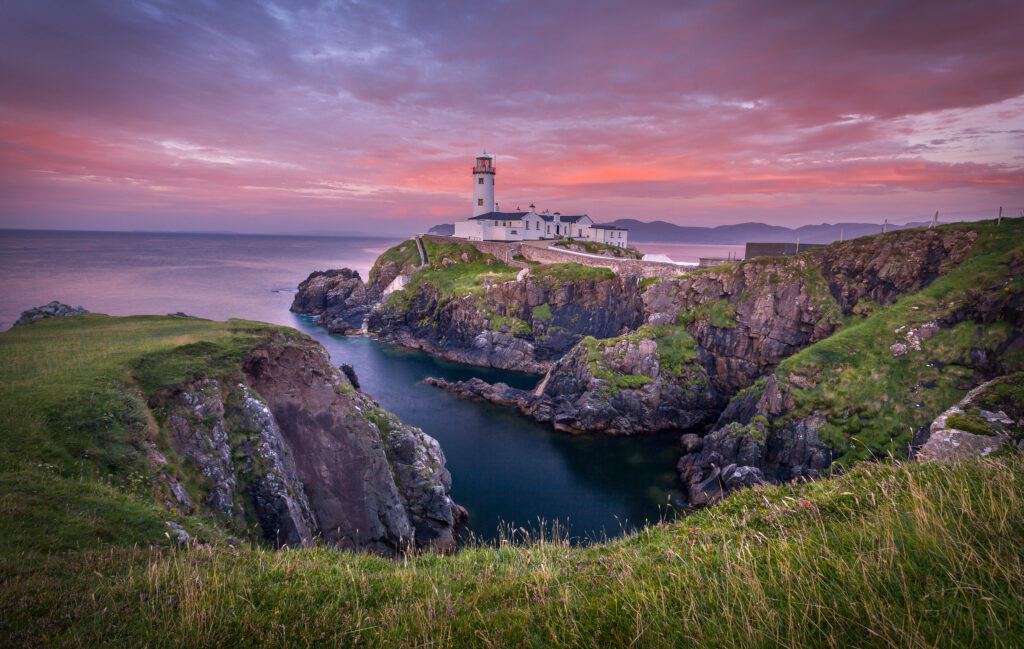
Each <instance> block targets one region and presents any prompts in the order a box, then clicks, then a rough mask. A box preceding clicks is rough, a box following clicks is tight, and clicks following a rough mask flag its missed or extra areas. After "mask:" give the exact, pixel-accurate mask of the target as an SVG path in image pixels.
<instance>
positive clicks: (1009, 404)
mask: <svg viewBox="0 0 1024 649" xmlns="http://www.w3.org/2000/svg"><path fill="white" fill-rule="evenodd" d="M1021 397H1024V373H1018V374H1015V375H1012V376H1004V377H1000V378H997V379H993V380H992V381H988V382H986V383H983V384H982V385H980V386H978V387H977V388H975V389H973V390H971V391H970V392H969V393H968V394H967V396H966V397H964V398H963V399H962V400H961V401H960V402H959V403H957V404H956V405H955V406H953V407H952V408H949V409H948V410H946V411H945V412H943V413H942V414H941V415H939V416H938V417H936V418H935V420H934V421H933V422H932V423H931V425H930V426H929V427H928V435H927V439H926V440H925V441H924V443H923V445H922V446H921V447H920V449H918V450H917V452H916V454H915V457H916V458H917V459H918V460H919V461H921V462H934V461H955V460H966V459H971V458H978V457H985V456H986V455H989V454H991V453H994V452H996V451H998V450H999V449H1001V448H1005V447H1009V448H1017V449H1018V450H1019V451H1020V452H1022V453H1024V400H1022V399H1021Z"/></svg>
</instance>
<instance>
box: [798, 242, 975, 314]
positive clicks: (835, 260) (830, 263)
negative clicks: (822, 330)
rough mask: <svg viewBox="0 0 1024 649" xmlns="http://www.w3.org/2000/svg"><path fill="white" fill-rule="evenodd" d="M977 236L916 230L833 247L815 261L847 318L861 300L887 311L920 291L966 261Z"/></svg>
mask: <svg viewBox="0 0 1024 649" xmlns="http://www.w3.org/2000/svg"><path fill="white" fill-rule="evenodd" d="M977 238H978V234H977V232H974V231H972V230H965V229H958V228H942V229H923V228H922V229H917V230H907V231H902V232H893V233H891V234H886V235H880V236H875V237H864V238H861V239H854V240H853V241H849V242H845V243H842V244H833V245H831V246H828V247H827V248H825V249H823V250H822V251H821V252H820V253H819V252H816V253H815V256H816V257H818V258H820V260H821V272H822V274H823V275H824V277H825V280H826V281H827V282H828V288H829V291H830V292H831V294H832V297H833V298H834V299H835V300H836V302H837V303H838V304H839V306H840V307H841V308H842V310H843V313H845V314H849V313H851V312H853V311H854V309H856V308H857V305H858V304H860V303H861V302H862V301H870V302H872V303H874V304H877V305H881V306H888V305H890V304H892V303H893V302H895V301H896V298H898V297H899V296H900V295H902V294H904V293H909V292H913V291H919V290H921V289H922V288H925V287H927V286H928V285H929V284H931V283H932V282H933V281H934V280H935V279H936V278H937V277H939V276H941V275H944V274H945V273H947V272H948V271H949V270H950V269H951V268H953V267H955V266H956V265H958V264H959V263H960V262H962V261H963V260H964V258H965V257H966V256H967V253H968V252H969V251H970V249H971V244H973V243H974V240H975V239H977Z"/></svg>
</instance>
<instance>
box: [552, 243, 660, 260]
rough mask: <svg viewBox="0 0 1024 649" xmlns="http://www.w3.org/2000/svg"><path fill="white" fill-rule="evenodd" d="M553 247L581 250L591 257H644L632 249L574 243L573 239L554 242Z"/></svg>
mask: <svg viewBox="0 0 1024 649" xmlns="http://www.w3.org/2000/svg"><path fill="white" fill-rule="evenodd" d="M554 245H556V246H558V247H561V248H568V249H575V248H582V250H581V251H580V252H585V253H587V254H591V255H606V254H607V253H610V254H611V256H613V257H618V258H620V259H642V258H643V256H644V253H642V252H640V251H639V250H636V249H634V248H621V247H619V246H613V245H611V244H609V243H600V242H597V241H576V240H574V239H569V240H567V241H556V242H555V244H554Z"/></svg>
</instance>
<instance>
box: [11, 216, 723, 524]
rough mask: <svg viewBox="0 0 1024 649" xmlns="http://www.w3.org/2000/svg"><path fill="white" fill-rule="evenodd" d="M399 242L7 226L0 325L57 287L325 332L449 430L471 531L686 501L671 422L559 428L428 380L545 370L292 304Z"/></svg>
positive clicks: (323, 336)
mask: <svg viewBox="0 0 1024 649" xmlns="http://www.w3.org/2000/svg"><path fill="white" fill-rule="evenodd" d="M397 242H398V240H397V239H361V238H343V237H272V236H243V235H190V234H132V233H92V232H90V233H66V232H64V233H56V232H11V231H0V282H2V284H0V286H2V288H0V328H3V329H6V328H7V327H9V326H10V325H11V323H13V322H14V320H15V319H17V317H18V315H19V314H20V312H21V311H23V310H24V309H27V308H29V307H32V306H38V305H40V304H44V303H46V302H49V301H50V300H53V299H56V300H60V301H62V302H65V303H68V304H71V305H72V306H74V305H79V304H80V305H82V306H84V307H85V308H86V309H89V310H90V311H93V312H97V313H108V314H111V315H130V314H138V313H156V314H164V313H171V312H176V311H184V312H185V313H189V314H192V315H196V316H201V317H206V318H212V319H217V320H223V319H226V318H229V317H241V318H249V319H252V320H262V321H266V322H273V323H277V324H284V325H288V326H293V327H295V328H297V329H300V330H302V331H304V332H306V333H308V334H309V335H311V336H313V337H314V338H316V339H317V340H319V341H320V342H321V343H322V344H323V345H324V346H325V347H326V348H327V349H328V351H329V352H330V353H331V357H332V359H333V360H334V362H335V363H351V364H352V365H353V366H354V367H355V368H356V372H357V373H358V375H359V379H360V382H361V384H362V387H363V389H364V390H365V391H366V392H368V393H370V394H371V395H373V396H374V397H375V398H376V399H377V400H378V401H379V402H380V403H381V405H382V406H384V407H385V408H387V409H388V410H391V411H392V412H394V413H396V414H397V415H398V416H399V417H401V418H402V420H403V421H406V422H408V423H411V424H413V425H416V426H419V427H421V428H423V430H425V431H426V432H427V433H428V434H429V435H432V436H433V437H435V438H437V439H438V440H439V441H440V442H441V446H442V447H443V448H444V451H445V454H446V455H447V457H448V468H449V470H450V471H451V473H452V478H453V488H452V496H453V497H454V498H455V500H456V501H457V502H459V503H460V504H462V505H463V506H464V507H466V508H467V509H468V510H469V512H470V516H471V519H472V520H471V524H470V529H471V531H473V532H474V533H475V534H477V535H479V536H482V537H484V538H493V536H494V535H495V533H496V531H497V529H498V526H499V524H501V523H505V524H509V525H515V526H526V527H533V526H535V525H536V524H537V522H538V521H539V520H543V521H545V522H547V523H551V522H554V521H558V522H560V523H561V524H563V525H564V526H567V527H568V528H569V529H570V530H571V533H572V534H573V535H574V536H576V537H580V538H587V537H595V536H600V535H603V534H607V535H609V536H613V535H616V534H618V533H619V532H620V530H621V529H623V528H626V527H628V526H630V525H632V524H636V523H643V522H644V520H645V519H656V518H657V517H658V516H659V515H660V513H661V512H662V511H664V509H665V504H666V502H667V501H668V500H669V499H670V498H672V499H673V500H675V501H678V499H679V498H680V495H679V494H678V493H677V492H676V491H675V488H676V476H675V471H674V465H675V461H676V459H677V458H678V451H677V450H676V447H675V442H676V439H677V436H676V435H674V434H669V435H659V436H651V437H642V438H621V439H616V438H601V437H580V436H571V435H567V434H564V433H558V432H556V431H554V430H552V429H551V428H549V427H548V426H546V425H541V424H538V423H537V422H534V421H532V420H529V419H526V418H525V417H522V416H520V415H518V414H516V413H514V412H511V411H509V410H506V409H503V408H499V407H497V406H492V405H489V404H479V403H473V402H467V401H460V400H457V399H454V398H452V397H451V396H449V395H448V394H447V393H445V392H443V391H441V390H438V389H436V388H432V387H430V386H427V385H424V384H422V383H421V382H420V381H422V379H424V378H426V377H428V376H438V377H443V378H446V379H448V380H462V379H467V378H470V377H472V376H479V377H480V378H482V379H484V380H486V381H492V382H493V381H504V382H506V383H508V384H510V385H513V386H516V387H521V388H529V387H531V386H532V385H534V384H535V383H536V381H537V377H534V376H529V375H525V374H516V373H510V372H503V371H498V370H486V369H480V368H472V367H466V366H461V365H457V364H455V363H450V362H445V361H439V360H436V359H433V358H431V357H429V356H427V355H426V354H423V353H421V352H416V351H410V350H403V349H399V348H396V347H393V346H390V345H386V344H382V343H378V342H376V341H373V340H370V339H367V338H344V337H338V336H331V335H329V334H327V333H326V332H325V331H324V330H323V329H321V328H319V327H316V326H315V325H313V323H312V322H310V321H309V320H308V319H307V318H305V317H301V316H296V315H294V314H292V313H290V312H289V311H288V307H289V305H290V304H291V300H292V296H293V294H294V292H295V287H296V286H297V285H298V283H299V282H300V281H302V280H303V279H305V278H306V276H307V275H308V274H309V273H310V272H311V271H312V270H317V269H327V268H340V267H344V266H347V267H349V268H354V269H356V270H358V271H359V272H360V274H361V275H362V276H363V278H364V279H365V278H366V275H367V272H368V271H369V268H370V266H371V265H372V264H373V260H374V259H375V258H376V257H377V255H378V254H380V253H381V252H383V251H384V250H386V249H387V248H388V247H390V246H392V245H394V244H395V243H397ZM649 252H654V251H653V250H651V251H649ZM658 252H662V251H661V250H659V251H658ZM665 252H667V253H668V254H669V255H670V256H672V257H673V258H675V255H672V253H671V252H668V251H665ZM701 254H702V255H703V253H701Z"/></svg>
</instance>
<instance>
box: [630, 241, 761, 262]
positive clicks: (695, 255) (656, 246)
mask: <svg viewBox="0 0 1024 649" xmlns="http://www.w3.org/2000/svg"><path fill="white" fill-rule="evenodd" d="M630 245H631V246H632V247H633V248H636V249H637V250H639V251H640V252H642V253H644V254H645V255H655V254H657V255H668V258H669V259H671V260H672V261H688V262H697V261H698V260H699V259H700V258H701V257H719V258H722V259H728V258H730V257H732V258H733V259H743V251H744V248H745V246H741V245H729V244H716V243H657V242H653V241H639V242H636V243H632V244H630Z"/></svg>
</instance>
